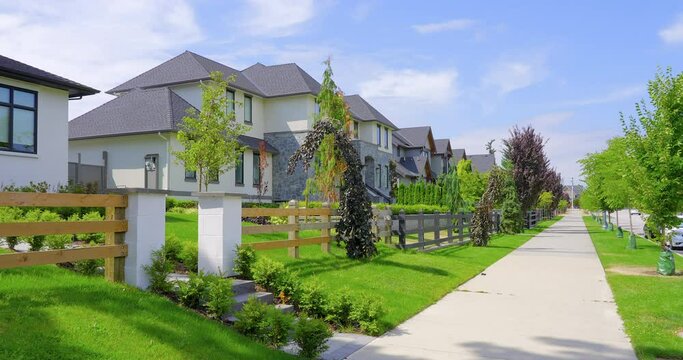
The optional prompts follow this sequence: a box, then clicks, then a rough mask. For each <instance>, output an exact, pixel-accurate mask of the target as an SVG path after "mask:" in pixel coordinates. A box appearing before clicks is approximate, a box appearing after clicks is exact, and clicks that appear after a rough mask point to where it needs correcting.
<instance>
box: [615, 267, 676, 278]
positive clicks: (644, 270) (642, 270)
mask: <svg viewBox="0 0 683 360" xmlns="http://www.w3.org/2000/svg"><path fill="white" fill-rule="evenodd" d="M607 271H608V272H611V273H615V274H620V275H637V276H662V275H659V274H658V273H657V270H656V269H655V268H654V267H650V266H612V267H609V268H607ZM673 276H676V277H683V273H681V272H677V273H676V274H675V275H673Z"/></svg>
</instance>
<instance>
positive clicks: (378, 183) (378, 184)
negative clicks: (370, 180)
mask: <svg viewBox="0 0 683 360" xmlns="http://www.w3.org/2000/svg"><path fill="white" fill-rule="evenodd" d="M375 177H376V178H377V179H375V187H376V188H378V189H379V188H381V187H382V165H377V168H376V169H375Z"/></svg>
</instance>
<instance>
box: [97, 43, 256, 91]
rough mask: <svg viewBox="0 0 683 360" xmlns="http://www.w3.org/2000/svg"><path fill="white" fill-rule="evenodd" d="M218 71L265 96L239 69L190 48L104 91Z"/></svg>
mask: <svg viewBox="0 0 683 360" xmlns="http://www.w3.org/2000/svg"><path fill="white" fill-rule="evenodd" d="M213 71H220V72H222V73H223V75H224V76H225V78H226V79H227V78H228V77H229V76H231V75H235V80H234V81H233V82H231V83H230V86H231V87H234V88H237V89H240V90H244V91H246V92H249V93H252V94H255V95H259V96H264V95H265V94H263V93H262V92H261V91H260V90H259V88H258V87H257V86H256V85H255V84H254V83H252V82H251V80H249V79H247V77H246V76H244V74H242V73H241V72H240V71H239V70H235V69H233V68H231V67H229V66H225V65H223V64H221V63H218V62H216V61H213V60H211V59H207V58H205V57H203V56H201V55H197V54H195V53H193V52H191V51H185V52H184V53H182V54H180V55H178V56H176V57H174V58H172V59H170V60H168V61H166V62H164V63H162V64H161V65H158V66H156V67H154V68H152V69H150V70H148V71H145V72H144V73H142V74H140V75H138V76H136V77H134V78H132V79H130V80H128V81H126V82H124V83H123V84H121V85H119V86H117V87H115V88H113V89H111V90H109V91H107V93H109V94H116V93H121V92H126V91H130V90H133V89H146V88H155V87H161V86H168V85H173V84H182V83H187V82H193V81H199V80H207V79H209V78H210V75H211V72H213Z"/></svg>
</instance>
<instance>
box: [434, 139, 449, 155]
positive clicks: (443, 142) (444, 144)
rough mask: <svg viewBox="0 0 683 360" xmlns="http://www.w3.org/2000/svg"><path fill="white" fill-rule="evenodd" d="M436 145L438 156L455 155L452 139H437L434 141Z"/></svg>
mask: <svg viewBox="0 0 683 360" xmlns="http://www.w3.org/2000/svg"><path fill="white" fill-rule="evenodd" d="M434 144H435V145H436V150H435V152H436V153H437V154H445V155H453V149H451V140H450V139H436V140H434Z"/></svg>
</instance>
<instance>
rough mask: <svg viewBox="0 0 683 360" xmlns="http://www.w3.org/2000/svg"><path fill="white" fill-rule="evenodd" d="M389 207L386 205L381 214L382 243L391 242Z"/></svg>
mask: <svg viewBox="0 0 683 360" xmlns="http://www.w3.org/2000/svg"><path fill="white" fill-rule="evenodd" d="M391 214H392V212H391V207H389V206H387V208H386V210H384V213H383V214H382V217H383V218H384V243H385V244H391Z"/></svg>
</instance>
